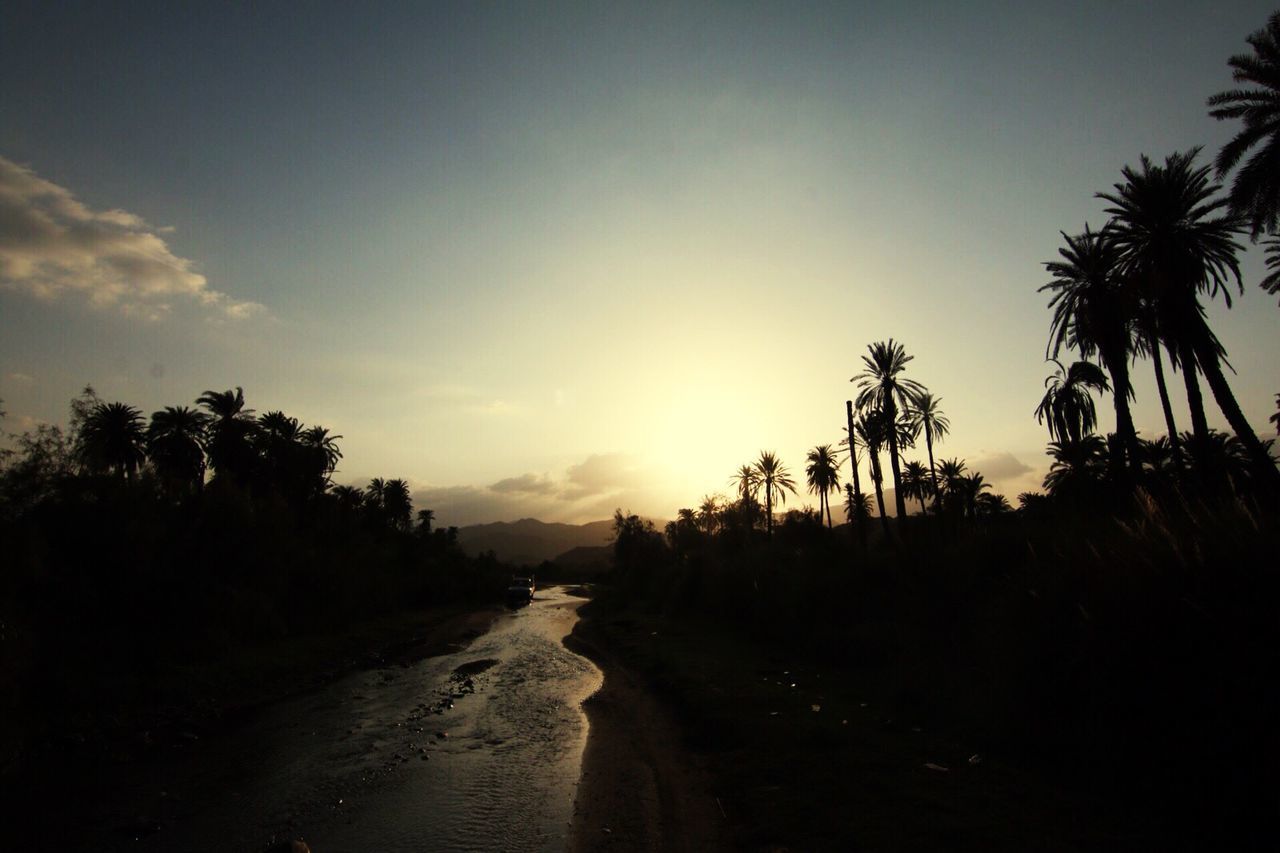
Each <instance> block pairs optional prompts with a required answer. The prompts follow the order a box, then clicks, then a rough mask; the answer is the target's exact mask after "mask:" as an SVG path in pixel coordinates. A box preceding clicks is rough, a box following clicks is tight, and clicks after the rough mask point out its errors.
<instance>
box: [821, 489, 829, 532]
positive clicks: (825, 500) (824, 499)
mask: <svg viewBox="0 0 1280 853" xmlns="http://www.w3.org/2000/svg"><path fill="white" fill-rule="evenodd" d="M822 502H823V503H825V504H826V505H827V529H828V530H830V529H831V493H830V492H828V491H827V490H826V489H823V491H822Z"/></svg>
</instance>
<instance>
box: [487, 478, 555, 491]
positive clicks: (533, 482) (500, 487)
mask: <svg viewBox="0 0 1280 853" xmlns="http://www.w3.org/2000/svg"><path fill="white" fill-rule="evenodd" d="M489 490H490V491H492V492H500V493H510V492H515V493H526V494H533V495H547V494H551V493H552V492H554V491H556V484H555V482H554V481H553V480H552V479H551V478H550V477H548V476H547V475H546V474H542V475H538V474H521V475H520V476H519V477H507V478H506V479H505V480H499V481H498V482H496V483H492V484H490V485H489Z"/></svg>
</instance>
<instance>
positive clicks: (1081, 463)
mask: <svg viewBox="0 0 1280 853" xmlns="http://www.w3.org/2000/svg"><path fill="white" fill-rule="evenodd" d="M1049 455H1050V456H1052V457H1053V463H1052V464H1050V466H1049V473H1048V474H1046V475H1045V478H1044V488H1045V490H1046V491H1048V492H1049V495H1050V496H1051V497H1054V498H1069V499H1076V500H1080V499H1084V498H1086V497H1088V496H1089V495H1091V494H1092V492H1093V490H1094V489H1095V488H1096V487H1097V485H1098V484H1099V483H1101V482H1102V478H1103V477H1104V476H1105V474H1106V459H1107V443H1106V442H1105V441H1103V439H1102V437H1101V436H1097V435H1089V436H1085V437H1084V438H1082V439H1080V440H1079V441H1072V440H1069V439H1068V440H1065V441H1055V442H1051V443H1050V444H1049Z"/></svg>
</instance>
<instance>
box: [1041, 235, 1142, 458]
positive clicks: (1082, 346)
mask: <svg viewBox="0 0 1280 853" xmlns="http://www.w3.org/2000/svg"><path fill="white" fill-rule="evenodd" d="M1062 237H1063V239H1064V240H1066V243H1067V245H1066V247H1065V248H1062V249H1059V250H1058V254H1059V255H1061V256H1062V260H1061V261H1049V262H1047V263H1046V264H1045V268H1046V269H1048V271H1049V274H1050V275H1052V276H1053V279H1052V280H1051V281H1050V282H1049V283H1048V284H1045V285H1043V286H1042V287H1041V288H1040V290H1041V291H1045V290H1049V291H1052V292H1053V296H1052V297H1051V298H1050V300H1049V307H1050V309H1052V310H1053V321H1052V323H1051V325H1050V333H1049V346H1048V348H1047V350H1046V353H1045V354H1046V355H1047V356H1048V357H1049V358H1053V359H1055V360H1056V359H1057V357H1058V354H1059V353H1060V352H1061V350H1062V347H1063V346H1064V345H1066V346H1069V347H1072V348H1074V349H1075V350H1076V351H1078V352H1079V353H1080V355H1081V356H1082V357H1084V358H1086V359H1089V358H1093V357H1094V356H1095V355H1096V356H1098V357H1099V358H1100V359H1101V361H1102V363H1103V364H1104V365H1105V366H1106V368H1107V372H1108V373H1110V374H1111V383H1112V387H1113V388H1114V389H1115V393H1114V399H1115V409H1116V432H1118V433H1119V434H1120V437H1121V442H1122V443H1123V446H1124V452H1125V456H1126V459H1127V462H1128V465H1129V466H1130V468H1131V470H1134V471H1135V473H1136V472H1137V470H1138V464H1139V463H1138V458H1137V457H1138V434H1137V431H1136V430H1135V429H1134V426H1133V416H1132V414H1131V413H1130V412H1129V400H1130V398H1132V397H1133V386H1132V385H1131V384H1130V382H1129V359H1130V357H1131V356H1132V353H1133V326H1134V323H1135V320H1136V317H1137V315H1138V311H1137V299H1136V296H1135V294H1134V293H1133V291H1132V290H1130V289H1128V288H1126V287H1125V286H1124V281H1123V280H1122V279H1121V277H1120V274H1119V266H1120V251H1119V249H1118V247H1117V246H1116V244H1115V242H1114V241H1113V240H1112V239H1111V232H1110V230H1109V229H1108V228H1106V227H1104V228H1103V229H1102V230H1101V231H1099V232H1093V231H1090V230H1089V226H1088V225H1085V228H1084V233H1082V234H1079V235H1078V236H1075V237H1070V236H1068V235H1067V234H1065V233H1063V235H1062ZM1077 438H1078V436H1077Z"/></svg>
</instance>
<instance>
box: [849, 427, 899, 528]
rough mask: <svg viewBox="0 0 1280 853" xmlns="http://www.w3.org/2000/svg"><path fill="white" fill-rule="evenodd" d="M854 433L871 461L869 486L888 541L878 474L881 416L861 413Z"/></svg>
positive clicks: (887, 525) (880, 482)
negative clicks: (874, 495) (873, 491)
mask: <svg viewBox="0 0 1280 853" xmlns="http://www.w3.org/2000/svg"><path fill="white" fill-rule="evenodd" d="M854 432H856V433H857V434H858V437H859V438H861V439H862V446H863V447H865V448H867V456H868V458H869V459H870V460H871V484H872V486H874V487H875V493H876V505H877V506H878V507H879V508H880V526H881V527H883V528H884V536H885V539H886V540H888V539H889V538H890V537H891V536H892V535H893V534H892V533H890V531H889V516H888V514H887V513H886V512H885V511H884V475H883V474H882V473H881V472H880V448H881V446H882V445H883V443H884V438H885V433H886V430H885V427H884V416H883V414H881V413H880V412H878V411H870V412H863V413H862V414H861V415H859V416H858V422H857V423H856V424H854Z"/></svg>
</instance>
